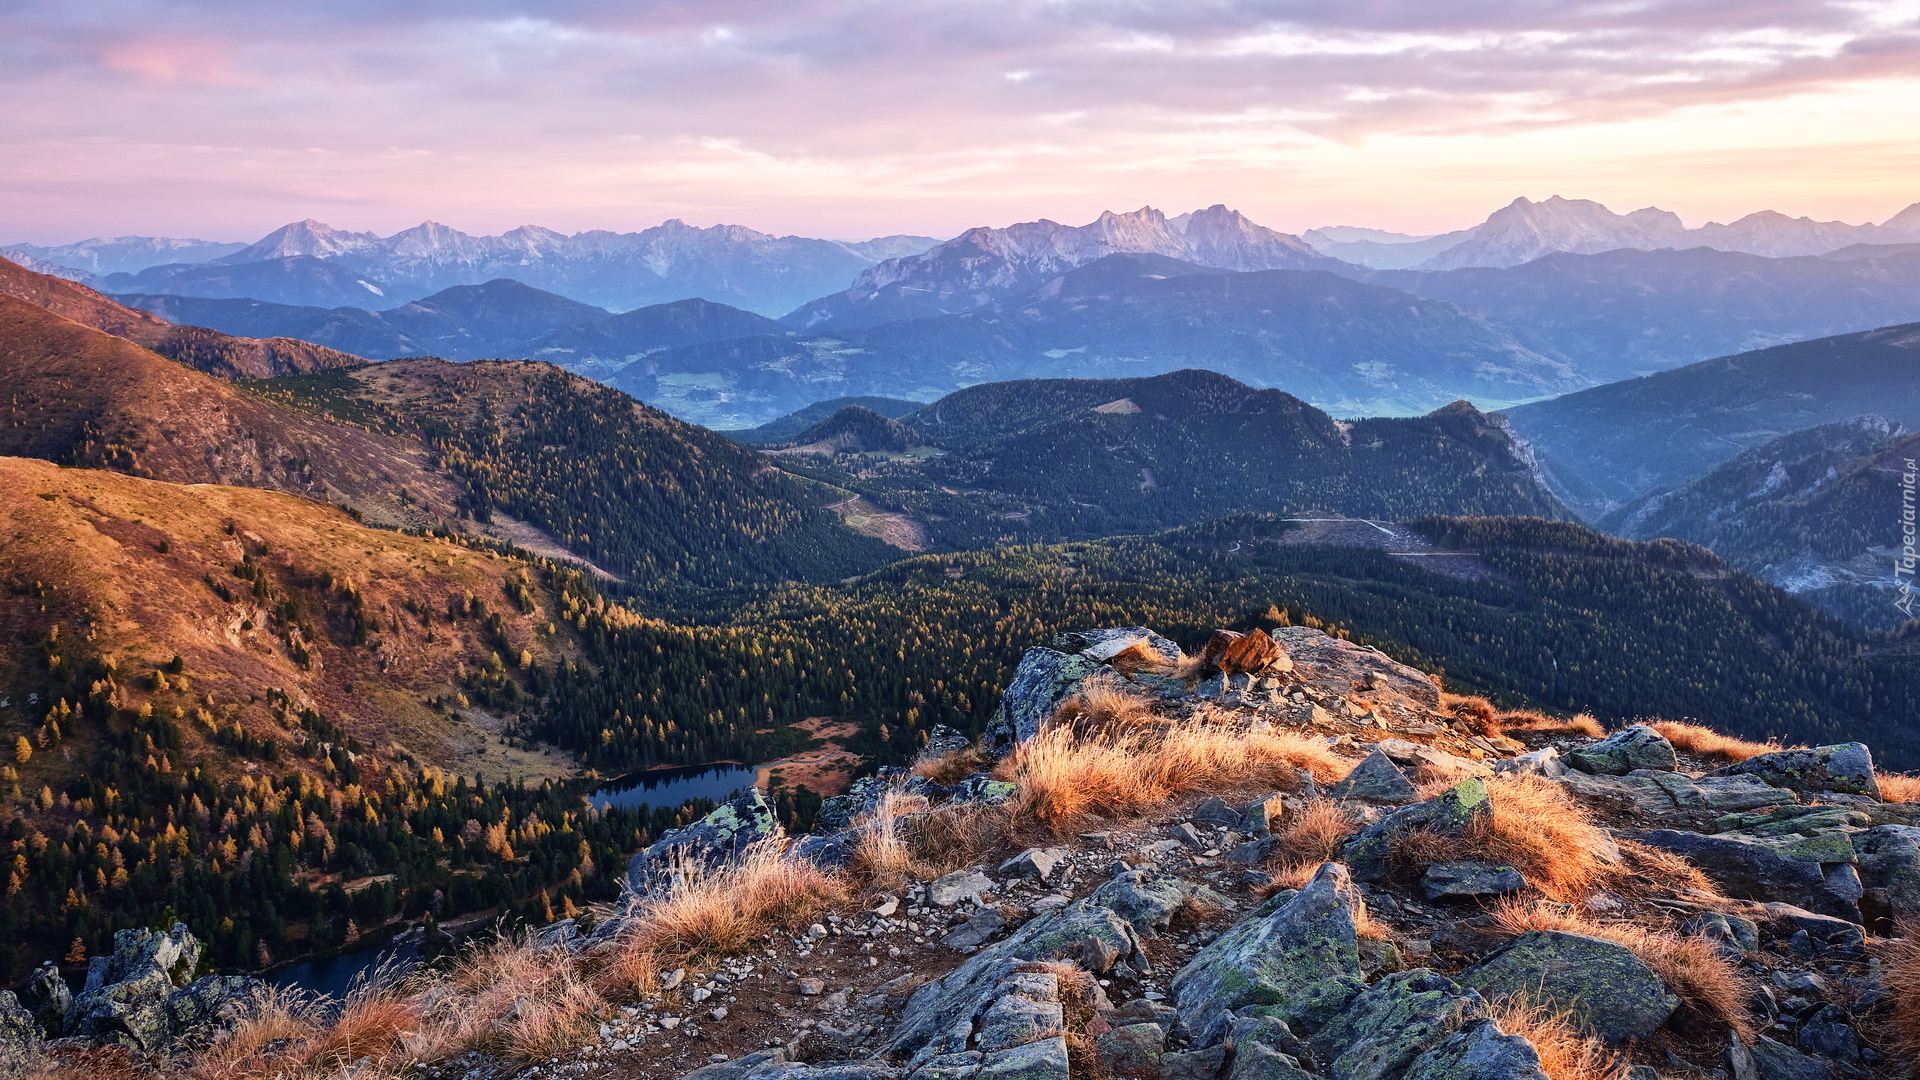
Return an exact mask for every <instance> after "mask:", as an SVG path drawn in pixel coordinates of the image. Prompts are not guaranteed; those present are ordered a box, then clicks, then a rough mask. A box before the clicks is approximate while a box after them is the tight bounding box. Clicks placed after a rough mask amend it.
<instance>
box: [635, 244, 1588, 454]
mask: <svg viewBox="0 0 1920 1080" xmlns="http://www.w3.org/2000/svg"><path fill="white" fill-rule="evenodd" d="M1198 366H1205V367H1206V368H1208V369H1210V370H1214V371H1219V372H1222V373H1224V374H1226V375H1229V376H1231V377H1233V378H1235V379H1239V380H1242V381H1244V382H1247V383H1249V384H1252V385H1256V386H1278V387H1285V388H1287V389H1288V390H1289V392H1292V393H1296V394H1298V395H1299V396H1301V397H1303V398H1305V399H1307V400H1310V401H1313V402H1315V403H1316V404H1318V405H1320V406H1321V407H1323V408H1327V409H1330V410H1334V411H1336V412H1338V413H1340V414H1342V415H1364V414H1368V413H1374V414H1378V413H1394V414H1407V413H1420V412H1425V411H1427V410H1430V409H1433V408H1435V407H1438V406H1439V405H1443V404H1445V403H1447V402H1449V401H1452V400H1454V399H1456V398H1459V397H1468V396H1471V397H1478V398H1480V399H1482V400H1488V401H1501V402H1510V401H1521V400H1526V399H1529V398H1535V397H1542V396H1546V395H1550V394H1554V393H1560V392H1563V391H1565V390H1570V389H1574V388H1577V387H1579V386H1581V385H1583V384H1584V382H1585V380H1583V379H1581V378H1580V377H1579V375H1578V374H1577V373H1576V372H1575V371H1574V370H1573V369H1572V368H1571V367H1569V366H1568V365H1566V364H1564V363H1561V362H1559V361H1556V360H1553V359H1552V358H1549V357H1546V356H1543V355H1541V354H1540V353H1538V352H1535V351H1534V350H1531V349H1528V348H1527V347H1525V346H1524V345H1522V344H1521V343H1519V342H1518V341H1517V340H1516V339H1515V338H1514V336H1513V335H1512V333H1511V332H1509V331H1507V330H1506V329H1505V328H1503V327H1501V326H1499V325H1497V324H1494V323H1492V322H1490V321H1489V320H1486V319H1484V318H1482V317H1480V316H1478V315H1476V314H1474V313H1472V312H1468V311H1463V310H1462V309H1460V308H1458V307H1456V306H1454V305H1452V304H1448V303H1445V302H1437V301H1420V300H1415V299H1414V298H1412V297H1409V296H1408V295H1407V294H1405V293H1402V292H1399V291H1397V290H1393V289H1387V288H1382V287H1380V286H1375V285H1368V284H1364V283H1361V282H1356V281H1352V280H1349V279H1347V278H1343V277H1340V276H1337V275H1334V274H1328V273H1320V272H1315V271H1301V270H1267V271H1259V272H1252V273H1231V272H1227V271H1223V270H1217V269H1210V268H1206V267H1201V266H1196V265H1194V264H1192V263H1185V262H1180V261H1178V260H1175V259H1171V258H1167V257H1164V256H1155V255H1143V254H1123V255H1109V256H1106V257H1105V258H1102V259H1100V260H1098V261H1096V262H1094V263H1091V264H1088V265H1085V266H1081V267H1079V268H1078V269H1074V270H1071V271H1068V272H1067V273H1064V274H1060V275H1058V276H1057V277H1055V278H1054V279H1052V280H1051V281H1048V282H1046V283H1044V284H1043V285H1042V286H1041V287H1039V288H1037V289H1034V290H1032V291H1029V292H1027V293H1025V294H1023V295H1018V296H1015V297H1012V298H1009V299H1006V300H1003V301H999V302H995V303H993V304H991V305H989V306H987V307H984V308H980V309H978V310H974V311H968V312H964V313H960V314H952V315H943V316H937V317H932V318H924V319H913V320H907V321H901V322H892V323H885V324H881V325H877V326H872V327H865V328H853V327H848V326H845V325H844V324H839V323H834V324H830V325H828V326H826V327H824V328H822V329H821V330H818V331H814V332H811V333H795V332H790V331H789V332H783V333H780V334H763V335H759V336H755V337H748V338H735V339H730V340H721V341H712V342H707V343H703V344H697V345H690V346H686V347H684V348H678V349H667V350H664V351H661V352H657V353H653V354H651V355H648V356H646V357H644V358H643V359H641V360H639V361H637V362H635V363H634V364H632V365H630V366H628V367H627V368H625V369H624V370H622V371H620V372H619V373H618V374H616V375H613V376H611V377H610V378H609V380H608V381H609V382H611V383H612V384H613V385H615V386H618V387H620V388H621V389H623V390H626V391H627V392H628V393H630V394H633V395H634V396H636V397H639V398H641V399H642V400H646V401H652V402H656V403H658V404H659V405H660V407H662V408H665V409H667V410H668V411H670V412H673V413H674V414H675V415H678V416H683V417H687V418H689V419H692V420H694V421H695V422H697V423H703V424H707V425H709V426H715V427H749V426H752V425H754V424H756V423H763V422H765V421H767V420H770V419H772V418H774V417H777V416H779V415H781V414H782V413H785V412H789V411H791V410H793V409H796V408H799V407H800V406H803V405H806V404H808V403H810V402H813V401H816V400H819V399H821V398H826V397H844V396H853V395H871V396H879V397H893V398H910V399H920V400H931V399H933V398H936V397H939V396H941V395H942V394H945V393H949V392H951V391H954V390H958V389H961V388H963V387H966V386H970V385H973V384H976V383H982V382H998V381H1003V380H1008V379H1027V378H1040V377H1047V378H1064V377H1074V378H1087V377H1096V378H1110V377H1114V376H1120V375H1129V374H1136V373H1137V374H1140V375H1153V374H1161V373H1164V372H1169V371H1176V370H1179V369H1182V368H1187V367H1198Z"/></svg>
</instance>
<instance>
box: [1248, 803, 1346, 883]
mask: <svg viewBox="0 0 1920 1080" xmlns="http://www.w3.org/2000/svg"><path fill="white" fill-rule="evenodd" d="M1359 828H1360V823H1359V821H1357V820H1355V819H1354V817H1353V816H1352V815H1351V814H1349V813H1347V812H1346V810H1344V809H1342V808H1341V806H1340V804H1339V803H1337V802H1335V801H1333V800H1332V799H1318V798H1316V799H1308V800H1307V801H1306V803H1305V804H1304V805H1302V806H1301V807H1300V809H1299V810H1298V811H1297V812H1295V813H1292V814H1288V815H1287V816H1286V818H1285V819H1283V820H1282V821H1281V823H1280V827H1279V828H1278V829H1276V830H1274V834H1273V838H1274V845H1273V854H1271V855H1269V856H1267V866H1268V869H1267V873H1268V875H1269V876H1270V877H1271V878H1272V879H1273V880H1272V882H1271V884H1269V885H1266V886H1263V887H1262V888H1263V890H1264V891H1265V892H1267V893H1268V894H1271V893H1273V892H1275V891H1278V890H1280V889H1298V888H1303V887H1304V886H1305V885H1306V884H1307V882H1309V881H1311V880H1313V875H1314V872H1315V871H1316V870H1319V869H1320V866H1321V864H1322V863H1325V862H1327V861H1329V860H1331V859H1332V858H1334V857H1335V856H1336V855H1338V854H1339V852H1340V846H1341V845H1342V844H1344V843H1346V840H1347V837H1349V836H1352V835H1353V834H1354V832H1356V831H1357V830H1358V829H1359Z"/></svg>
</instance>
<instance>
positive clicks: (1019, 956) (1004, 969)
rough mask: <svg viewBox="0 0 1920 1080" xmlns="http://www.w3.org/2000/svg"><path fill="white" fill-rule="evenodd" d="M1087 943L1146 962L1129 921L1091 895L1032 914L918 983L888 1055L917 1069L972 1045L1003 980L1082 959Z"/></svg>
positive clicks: (1116, 955) (1118, 957)
mask: <svg viewBox="0 0 1920 1080" xmlns="http://www.w3.org/2000/svg"><path fill="white" fill-rule="evenodd" d="M1089 941H1092V942H1095V943H1097V944H1098V945H1099V947H1100V948H1101V949H1102V950H1103V951H1105V952H1107V954H1108V955H1109V956H1110V957H1111V958H1112V959H1113V960H1115V962H1118V961H1122V960H1124V961H1127V962H1130V963H1133V964H1134V965H1135V966H1136V967H1144V966H1148V965H1147V960H1146V957H1145V956H1144V955H1143V954H1141V952H1140V941H1139V937H1138V935H1137V934H1136V933H1135V931H1134V929H1133V926H1132V925H1131V924H1130V923H1128V922H1127V921H1126V920H1125V919H1123V918H1121V917H1120V916H1119V915H1118V914H1116V913H1114V912H1113V911H1111V910H1109V909H1108V908H1106V907H1103V906H1101V905H1100V904H1097V903H1095V902H1093V900H1092V898H1088V899H1084V900H1078V901H1075V902H1074V903H1071V904H1068V905H1067V906H1065V907H1062V908H1059V909H1057V910H1055V911H1050V912H1047V913H1046V914H1044V915H1038V916H1035V917H1034V918H1032V919H1030V920H1028V921H1027V924H1026V925H1025V926H1022V927H1021V928H1020V929H1018V930H1016V931H1014V932H1013V934H1011V935H1009V936H1008V937H1007V938H1005V939H1004V940H1002V941H998V942H995V943H994V944H992V945H989V946H987V947H986V948H984V949H982V950H980V951H979V952H977V953H975V954H974V955H973V956H972V957H971V958H969V959H968V960H967V962H966V963H964V964H961V965H960V966H959V967H957V968H955V969H953V970H952V971H950V972H948V973H947V974H946V975H945V976H943V977H941V978H939V979H936V980H934V981H933V982H930V983H928V984H926V985H925V986H923V987H921V988H920V989H919V990H918V991H916V992H915V993H914V995H913V997H912V998H910V999H908V1001H907V1004H906V1007H905V1008H904V1009H903V1010H901V1013H900V1017H899V1020H898V1022H896V1023H895V1025H894V1029H893V1037H892V1038H891V1039H890V1040H889V1041H888V1043H887V1046H886V1048H885V1050H884V1051H883V1053H884V1054H885V1056H888V1057H904V1058H908V1059H910V1068H919V1067H920V1066H921V1065H924V1064H926V1063H927V1062H928V1061H931V1060H932V1059H934V1058H936V1057H939V1056H940V1055H942V1054H953V1053H959V1052H961V1051H963V1050H966V1049H968V1048H969V1043H970V1040H971V1039H972V1038H973V1027H974V1018H975V1017H977V1016H978V1015H979V1014H980V1013H981V1012H982V1011H984V1010H985V1009H986V1008H987V1007H988V1006H989V1005H990V1004H991V1003H992V1002H993V1001H994V1000H995V999H996V998H997V997H998V996H999V993H1000V990H999V987H1000V981H1001V980H1002V979H1004V978H1005V977H1006V976H1008V975H1010V974H1013V973H1014V968H1016V967H1018V966H1020V965H1022V964H1026V963H1032V962H1037V961H1045V960H1053V959H1056V958H1059V957H1077V956H1079V955H1080V954H1081V953H1082V951H1083V950H1084V949H1085V948H1086V944H1087V942H1089ZM982 1068H983V1069H984V1068H985V1066H984V1065H983V1066H982Z"/></svg>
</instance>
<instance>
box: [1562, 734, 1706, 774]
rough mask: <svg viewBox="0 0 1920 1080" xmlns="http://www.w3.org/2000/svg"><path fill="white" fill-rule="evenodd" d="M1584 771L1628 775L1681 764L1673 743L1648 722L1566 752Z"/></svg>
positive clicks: (1665, 768)
mask: <svg viewBox="0 0 1920 1080" xmlns="http://www.w3.org/2000/svg"><path fill="white" fill-rule="evenodd" d="M1567 764H1569V765H1571V766H1573V767H1574V768H1576V769H1579V770H1580V771H1581V772H1588V773H1599V774H1602V775H1605V776H1625V775H1627V774H1628V773H1630V772H1632V771H1634V770H1635V769H1653V770H1658V771H1671V770H1673V769H1675V768H1678V767H1679V764H1680V760H1679V758H1678V757H1676V756H1675V755H1674V752H1673V744H1672V743H1670V742H1668V741H1667V740H1666V737H1665V736H1663V735H1661V734H1660V733H1659V732H1657V731H1655V730H1653V729H1652V728H1650V727H1648V726H1647V725H1645V724H1635V725H1633V726H1632V727H1628V728H1622V729H1621V730H1619V731H1616V732H1614V733H1613V734H1611V735H1609V736H1607V737H1606V738H1604V739H1601V740H1600V741H1599V742H1597V743H1594V744H1592V745H1591V746H1586V747H1582V748H1581V749H1579V750H1575V751H1573V752H1572V753H1570V754H1568V755H1567Z"/></svg>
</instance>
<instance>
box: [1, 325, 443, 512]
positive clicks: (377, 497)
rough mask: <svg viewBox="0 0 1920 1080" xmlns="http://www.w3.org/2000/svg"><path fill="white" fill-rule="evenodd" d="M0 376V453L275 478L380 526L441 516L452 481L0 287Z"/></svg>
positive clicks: (412, 452) (153, 470)
mask: <svg viewBox="0 0 1920 1080" xmlns="http://www.w3.org/2000/svg"><path fill="white" fill-rule="evenodd" d="M0 382H4V384H5V385H6V386H7V387H8V388H9V390H10V392H9V393H8V394H7V396H6V398H5V399H4V400H0V453H4V454H11V455H19V456H24V457H37V458H44V459H47V460H49V461H57V462H61V463H65V464H75V465H91V466H96V467H104V468H111V469H115V470H117V471H120V472H126V473H131V474H133V475H136V476H144V477H148V478H151V479H155V480H165V481H169V482H172V483H221V484H233V485H239V486H245V487H266V488H275V489H278V490H281V491H286V492H290V493H293V494H296V495H301V496H304V497H307V498H310V499H314V500H317V501H321V502H328V503H340V504H344V505H348V506H352V507H354V508H355V509H356V510H358V511H360V512H361V513H363V514H365V515H366V516H367V517H368V518H369V519H370V520H374V521H378V522H381V523H385V524H414V525H418V524H427V523H430V522H432V521H434V520H436V519H440V518H445V517H452V516H454V512H453V503H454V501H455V499H456V498H457V497H458V494H459V487H458V485H457V484H456V483H455V482H454V481H452V480H450V479H449V478H447V477H445V476H444V475H442V474H440V473H438V472H436V471H434V470H433V468H432V464H431V455H430V454H429V453H428V452H427V450H426V449H425V448H424V447H422V446H420V445H419V444H418V443H417V442H414V441H412V440H408V439H401V438H394V437H391V436H385V435H379V434H375V433H372V432H368V431H365V430H362V429H360V428H356V427H352V426H349V425H345V424H338V423H333V422H330V421H328V420H325V419H322V418H319V417H315V416H312V415H309V414H307V413H303V412H300V411H297V410H294V409H288V408H284V407H281V406H277V405H273V404H270V403H267V402H263V401H260V400H257V399H255V398H252V397H250V396H248V395H246V394H244V393H242V392H241V391H239V390H238V389H236V388H234V387H233V386H231V385H229V384H228V383H225V382H223V381H221V380H219V379H215V378H213V377H211V376H208V375H204V374H201V373H200V372H197V371H194V370H192V369H190V368H188V367H185V366H184V365H181V364H178V363H175V362H173V361H171V360H168V359H166V358H164V357H162V356H159V355H157V354H155V353H153V352H150V351H148V350H146V349H143V348H141V347H140V346H138V345H135V344H133V343H132V342H130V341H127V340H125V339H122V338H118V337H114V336H112V335H110V334H107V333H103V332H102V331H99V330H95V329H93V328H91V327H88V326H83V325H81V324H80V323H77V322H74V321H72V320H70V319H66V318H63V317H61V316H59V315H57V314H55V313H54V312H52V311H50V310H48V309H46V308H42V307H38V306H36V305H33V304H30V303H27V302H26V301H23V300H19V299H16V298H14V297H11V296H0Z"/></svg>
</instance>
